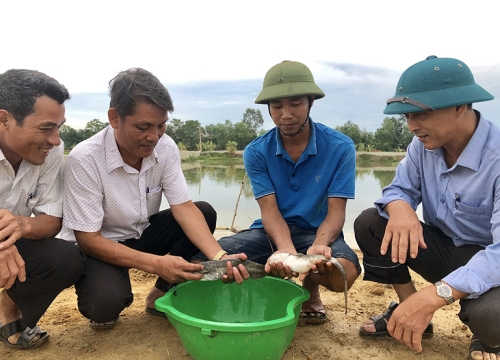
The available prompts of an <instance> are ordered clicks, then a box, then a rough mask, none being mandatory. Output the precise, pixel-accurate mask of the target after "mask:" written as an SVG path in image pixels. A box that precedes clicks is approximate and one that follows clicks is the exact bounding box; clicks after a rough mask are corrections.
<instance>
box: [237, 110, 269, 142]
mask: <svg viewBox="0 0 500 360" xmlns="http://www.w3.org/2000/svg"><path fill="white" fill-rule="evenodd" d="M241 122H243V123H244V124H245V125H246V126H247V127H248V128H249V129H250V130H251V131H252V133H253V135H254V136H257V134H258V132H259V129H260V128H261V127H262V125H263V124H264V118H263V117H262V113H261V112H260V110H255V109H250V108H247V109H246V111H245V113H244V114H243V119H242V120H241Z"/></svg>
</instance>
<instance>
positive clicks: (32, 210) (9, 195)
mask: <svg viewBox="0 0 500 360" xmlns="http://www.w3.org/2000/svg"><path fill="white" fill-rule="evenodd" d="M63 153H64V144H63V143H62V142H61V145H59V146H55V147H54V148H52V149H51V150H50V151H49V155H48V156H47V158H46V159H45V162H44V163H43V164H42V165H33V164H30V163H29V162H27V161H26V160H22V161H21V165H20V166H19V170H18V171H17V174H15V173H14V169H13V167H12V165H11V164H10V163H9V162H8V161H7V159H6V158H5V156H4V154H3V152H2V151H1V150H0V208H1V209H6V210H8V211H10V212H11V213H12V214H14V215H18V216H31V215H32V214H34V215H40V214H47V215H51V216H55V217H58V218H60V217H61V216H62V202H63V201H62V165H63V161H64V158H63Z"/></svg>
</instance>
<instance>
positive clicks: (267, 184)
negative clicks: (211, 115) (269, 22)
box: [219, 61, 361, 323]
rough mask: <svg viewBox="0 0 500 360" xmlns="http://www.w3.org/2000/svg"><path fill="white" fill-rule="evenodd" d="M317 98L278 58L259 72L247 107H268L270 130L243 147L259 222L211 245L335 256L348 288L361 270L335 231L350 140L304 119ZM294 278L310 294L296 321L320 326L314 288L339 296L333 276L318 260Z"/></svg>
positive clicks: (258, 255)
mask: <svg viewBox="0 0 500 360" xmlns="http://www.w3.org/2000/svg"><path fill="white" fill-rule="evenodd" d="M324 96H325V94H324V93H323V91H322V90H321V89H320V88H319V87H318V86H317V85H316V84H315V82H314V78H313V75H312V73H311V71H310V70H309V68H308V67H307V66H305V65H304V64H302V63H299V62H296V61H284V62H281V63H279V64H277V65H275V66H273V67H272V68H271V69H270V70H269V71H268V72H267V74H266V76H265V79H264V84H263V88H262V91H261V92H260V94H259V95H258V97H257V99H256V100H255V102H256V103H257V104H265V105H267V106H268V110H269V114H270V115H271V118H272V120H273V122H274V124H275V125H276V127H275V128H273V129H272V130H270V131H269V132H267V133H266V134H265V135H263V136H261V137H259V138H257V139H255V140H254V141H253V142H251V143H250V144H249V145H248V146H247V147H246V149H245V151H244V156H243V158H244V163H245V169H246V171H247V174H248V177H249V179H250V182H251V184H252V188H253V193H254V196H255V198H256V200H257V202H258V204H259V207H260V210H261V216H262V218H261V219H258V220H256V221H254V222H253V224H252V225H251V226H250V229H248V230H246V231H243V232H241V233H239V234H236V235H233V236H230V237H226V238H223V239H221V240H219V244H220V245H221V246H222V248H223V249H224V250H226V251H228V252H231V251H233V250H234V249H239V250H238V252H244V253H245V254H246V255H247V256H248V259H249V260H253V261H255V262H258V263H262V264H266V263H267V260H268V258H269V257H270V256H271V255H272V254H273V253H275V252H288V253H292V254H296V253H303V254H305V253H307V254H317V255H323V256H325V257H326V258H331V257H335V258H336V259H338V260H339V262H340V263H341V264H342V266H343V267H344V269H345V272H346V274H347V287H350V286H351V285H352V284H353V282H354V281H355V280H356V278H357V277H358V276H359V274H360V272H361V267H360V265H359V260H358V257H357V256H356V254H355V253H354V251H353V250H352V249H351V248H350V247H349V246H348V245H347V244H346V242H345V241H344V236H343V232H342V228H343V226H344V221H345V209H346V203H347V199H352V198H354V182H355V176H356V154H355V148H354V144H353V142H352V141H351V139H349V138H348V137H347V136H345V135H343V134H341V133H339V132H337V131H335V130H333V129H331V128H329V127H327V126H325V125H322V124H320V123H317V122H313V120H312V118H311V117H310V116H309V113H310V110H311V107H312V106H313V103H314V101H315V100H318V99H321V98H323V97H324ZM266 271H267V272H271V273H273V274H274V275H275V276H280V277H282V278H285V277H292V276H294V275H297V274H295V273H292V271H291V269H290V268H289V267H288V266H284V265H283V264H282V263H281V262H279V263H277V264H273V265H270V264H267V265H266ZM301 279H302V280H303V286H304V287H305V288H306V289H307V290H309V292H310V294H311V297H310V299H309V300H308V301H307V302H305V303H304V304H303V305H302V312H301V315H300V316H301V322H305V323H322V322H325V321H327V315H326V311H325V308H324V306H323V303H322V302H321V298H320V292H319V285H323V286H325V287H326V288H328V289H329V290H332V291H337V292H343V291H344V280H343V277H342V274H341V272H340V271H339V269H337V268H336V267H335V266H333V264H332V263H331V262H325V261H323V262H321V261H318V263H317V264H316V266H315V267H313V271H312V272H310V273H308V274H306V275H302V276H301ZM346 291H347V289H346Z"/></svg>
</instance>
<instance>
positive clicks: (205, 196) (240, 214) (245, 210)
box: [162, 163, 396, 233]
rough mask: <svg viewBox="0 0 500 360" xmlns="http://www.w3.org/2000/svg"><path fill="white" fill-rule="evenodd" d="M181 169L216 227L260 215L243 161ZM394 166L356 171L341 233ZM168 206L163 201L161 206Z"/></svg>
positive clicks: (377, 192)
mask: <svg viewBox="0 0 500 360" xmlns="http://www.w3.org/2000/svg"><path fill="white" fill-rule="evenodd" d="M182 169H183V171H184V176H185V177H186V181H187V184H188V188H189V193H190V195H191V199H192V200H193V201H198V200H203V201H207V202H208V203H210V204H211V205H212V206H213V207H214V208H215V210H216V211H217V227H218V228H220V229H224V228H229V229H230V228H231V227H235V228H237V229H246V228H248V227H249V226H250V225H251V224H252V222H253V220H255V219H257V218H260V210H259V206H258V204H257V202H256V201H255V199H254V197H253V193H252V187H251V185H250V181H249V180H248V178H247V177H246V176H245V169H244V167H243V164H227V163H221V164H214V163H210V164H207V163H183V164H182ZM395 170H396V169H395V168H360V169H357V170H356V198H355V199H354V200H348V201H347V212H346V221H345V225H344V232H346V233H349V232H352V231H353V222H354V220H355V219H356V217H357V216H358V215H359V213H360V212H361V211H363V210H364V209H366V208H368V207H372V206H373V202H374V201H375V200H377V199H378V198H379V197H380V195H381V192H382V188H383V187H384V186H386V185H388V184H390V182H391V181H392V179H393V178H394V175H395ZM167 207H168V203H167V201H166V200H165V199H164V200H163V202H162V209H165V208H167Z"/></svg>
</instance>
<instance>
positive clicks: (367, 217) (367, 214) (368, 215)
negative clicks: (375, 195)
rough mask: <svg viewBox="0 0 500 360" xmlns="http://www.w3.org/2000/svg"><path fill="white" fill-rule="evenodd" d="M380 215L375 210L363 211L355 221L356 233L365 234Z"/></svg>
mask: <svg viewBox="0 0 500 360" xmlns="http://www.w3.org/2000/svg"><path fill="white" fill-rule="evenodd" d="M379 217H380V215H379V213H378V211H377V209H375V208H369V209H366V210H363V212H361V214H359V215H358V217H357V218H356V219H355V220H354V232H355V233H356V232H364V231H366V229H367V228H368V226H369V225H370V224H372V223H373V222H374V221H375V220H376V219H377V218H379Z"/></svg>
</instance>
